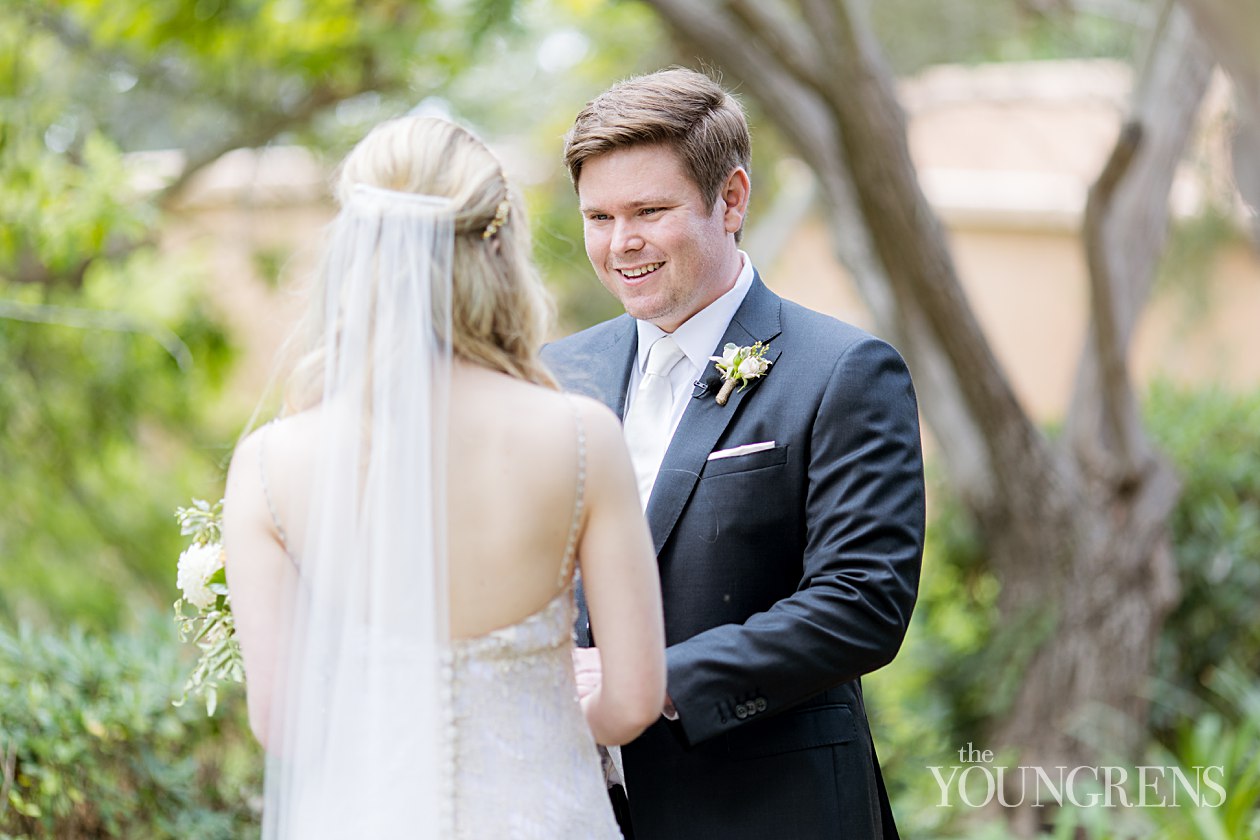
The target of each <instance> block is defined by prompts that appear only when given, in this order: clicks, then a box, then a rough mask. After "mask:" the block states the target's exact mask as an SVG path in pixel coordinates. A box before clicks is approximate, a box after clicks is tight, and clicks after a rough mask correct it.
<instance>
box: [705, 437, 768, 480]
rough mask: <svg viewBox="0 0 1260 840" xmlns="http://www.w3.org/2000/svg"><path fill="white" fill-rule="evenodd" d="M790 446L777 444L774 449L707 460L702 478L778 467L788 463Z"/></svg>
mask: <svg viewBox="0 0 1260 840" xmlns="http://www.w3.org/2000/svg"><path fill="white" fill-rule="evenodd" d="M787 454H788V446H787V444H784V445H783V446H776V447H774V448H773V449H763V450H762V451H760V452H750V453H749V454H747V455H736V456H734V457H732V458H715V459H714V460H712V461H706V462H705V464H704V470H703V471H701V473H700V478H701V480H703V479H706V478H716V477H717V476H720V475H731V474H733V473H745V472H751V471H753V470H762V469H766V468H767V467H777V466H780V465H782V464H786V463H787Z"/></svg>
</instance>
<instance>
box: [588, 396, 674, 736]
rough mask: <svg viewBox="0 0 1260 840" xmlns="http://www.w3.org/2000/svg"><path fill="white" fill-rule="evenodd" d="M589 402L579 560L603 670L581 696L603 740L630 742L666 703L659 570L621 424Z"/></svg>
mask: <svg viewBox="0 0 1260 840" xmlns="http://www.w3.org/2000/svg"><path fill="white" fill-rule="evenodd" d="M584 405H585V409H584V410H583V417H584V420H585V423H586V428H587V484H586V517H585V523H584V528H583V531H582V535H581V538H580V540H579V542H578V563H579V564H580V566H581V569H582V586H583V589H584V591H585V593H586V604H587V607H588V609H589V610H590V616H591V629H592V631H593V633H594V636H595V641H596V643H597V644H598V645H599V653H600V661H601V664H602V670H603V675H602V679H601V680H600V682H599V685H598V686H597V687H596V688H595V689H594V690H593V691H592V692H591V693H589V694H587V695H586V696H584V697H583V698H582V710H583V712H584V713H585V715H586V721H587V723H588V724H589V725H590V727H591V732H592V733H593V734H594V735H595V740H596V741H598V742H599V743H601V744H624V743H627V742H628V741H632V740H634V738H636V737H637V736H638V735H639V733H640V732H642V731H643V730H644V729H646V728H647V727H648V726H650V725H651V724H652V723H653V722H654V721H655V720H656V719H657V718H658V717H660V714H661V709H662V707H663V705H664V701H665V628H664V620H663V619H662V617H661V586H660V575H659V574H658V572H657V568H656V556H655V553H654V552H653V550H652V538H651V535H650V534H649V533H648V528H647V520H646V519H644V517H643V510H642V508H641V507H640V504H639V493H638V489H637V487H636V484H635V478H634V469H633V467H632V466H631V465H630V456H629V454H628V453H627V452H626V447H625V442H624V440H623V438H622V434H621V425H620V424H619V423H618V422H617V418H616V417H615V416H613V414H612V412H610V411H609V410H608V409H607V408H605V407H604V406H602V405H598V404H596V403H584Z"/></svg>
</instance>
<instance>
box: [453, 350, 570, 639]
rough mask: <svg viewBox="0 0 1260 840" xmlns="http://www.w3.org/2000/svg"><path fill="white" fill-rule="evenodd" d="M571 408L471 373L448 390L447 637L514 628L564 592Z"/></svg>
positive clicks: (507, 381) (464, 368)
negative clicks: (448, 595) (449, 418)
mask: <svg viewBox="0 0 1260 840" xmlns="http://www.w3.org/2000/svg"><path fill="white" fill-rule="evenodd" d="M574 410H575V409H574V407H573V405H572V404H571V403H570V402H569V400H568V399H567V398H566V397H564V396H563V395H561V394H559V393H557V392H555V391H551V390H548V389H545V388H541V387H538V386H535V385H530V384H527V383H525V382H522V381H520V380H517V379H513V378H511V377H508V376H506V375H504V374H500V373H494V372H491V371H489V370H486V369H484V368H480V367H476V366H473V365H466V364H459V365H457V366H456V369H455V372H454V376H453V377H452V383H451V426H450V448H449V450H448V456H449V463H450V464H451V467H450V469H449V470H448V478H447V481H448V485H447V491H448V517H447V519H448V530H447V534H448V537H447V539H448V545H449V555H448V556H449V575H450V582H451V587H450V592H451V633H452V636H454V637H456V638H462V637H468V636H475V635H480V634H482V633H485V632H487V631H489V630H493V629H495V628H496V627H502V626H505V625H507V624H511V623H514V622H516V621H518V620H520V619H521V618H524V617H525V616H527V615H529V614H530V613H532V612H535V611H536V610H538V609H540V608H541V607H543V606H544V605H545V604H546V603H547V601H548V600H550V599H551V598H553V597H554V596H555V595H556V593H557V592H558V591H559V589H560V587H561V585H562V584H563V582H564V581H561V579H560V578H561V574H562V568H561V566H562V563H563V561H564V558H565V549H566V546H567V544H568V539H569V532H570V528H571V526H572V523H573V515H574V511H575V503H576V501H577V490H578V433H577V425H576V420H575V416H574Z"/></svg>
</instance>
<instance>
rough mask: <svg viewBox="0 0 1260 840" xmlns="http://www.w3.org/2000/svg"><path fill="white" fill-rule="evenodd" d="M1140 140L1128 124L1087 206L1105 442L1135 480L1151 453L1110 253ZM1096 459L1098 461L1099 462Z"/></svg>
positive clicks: (1132, 124)
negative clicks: (1120, 193)
mask: <svg viewBox="0 0 1260 840" xmlns="http://www.w3.org/2000/svg"><path fill="white" fill-rule="evenodd" d="M1141 142H1142V126H1141V124H1140V123H1137V122H1128V123H1126V124H1125V125H1124V127H1123V128H1122V129H1121V131H1120V136H1119V137H1118V138H1117V139H1116V145H1115V148H1113V149H1112V151H1111V157H1110V158H1109V159H1108V160H1107V164H1106V166H1104V167H1103V171H1102V174H1100V175H1099V176H1098V180H1097V181H1095V182H1094V184H1093V186H1092V187H1090V190H1089V197H1088V199H1087V200H1086V202H1085V220H1084V231H1083V238H1084V240H1085V258H1086V264H1087V265H1088V266H1089V299H1090V305H1091V309H1092V312H1093V317H1092V318H1091V319H1090V329H1091V336H1092V338H1093V342H1094V346H1095V348H1096V349H1097V365H1098V368H1099V372H1100V375H1101V385H1102V424H1103V427H1104V432H1105V434H1106V437H1105V439H1104V440H1105V441H1106V442H1108V443H1110V444H1111V446H1110V447H1109V448H1110V450H1111V452H1112V455H1113V457H1114V458H1115V459H1116V461H1117V462H1118V465H1117V466H1118V468H1119V471H1120V473H1121V474H1122V475H1123V476H1125V477H1126V480H1127V479H1128V478H1129V477H1132V476H1135V475H1136V474H1137V473H1138V471H1139V468H1140V464H1141V462H1142V461H1144V460H1145V457H1146V455H1147V452H1146V450H1145V447H1144V446H1142V442H1143V438H1142V436H1143V433H1142V430H1141V421H1140V419H1139V417H1138V412H1137V406H1136V404H1135V402H1134V399H1133V390H1132V388H1131V387H1130V385H1129V366H1128V362H1127V360H1126V355H1127V353H1126V349H1127V348H1126V347H1125V346H1124V344H1123V343H1122V340H1121V328H1120V324H1119V316H1118V314H1117V311H1116V309H1117V306H1116V301H1115V294H1116V291H1115V289H1116V282H1115V279H1114V278H1113V276H1112V272H1111V266H1110V261H1109V257H1110V254H1109V253H1108V246H1109V245H1110V241H1109V238H1108V237H1107V236H1106V235H1105V230H1106V227H1107V222H1108V220H1109V218H1110V216H1111V214H1112V210H1113V207H1114V204H1115V197H1116V190H1117V189H1118V188H1119V187H1120V183H1121V182H1122V181H1123V180H1124V177H1125V175H1127V174H1128V172H1129V170H1130V167H1131V166H1132V164H1133V158H1134V156H1135V155H1137V151H1138V147H1139V145H1140V144H1141ZM1097 460H1098V459H1097V458H1095V461H1097Z"/></svg>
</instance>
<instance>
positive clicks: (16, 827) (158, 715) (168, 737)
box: [0, 616, 262, 838]
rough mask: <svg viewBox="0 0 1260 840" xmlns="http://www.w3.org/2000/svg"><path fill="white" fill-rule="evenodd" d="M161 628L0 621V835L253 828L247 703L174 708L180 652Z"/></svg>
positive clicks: (254, 780)
mask: <svg viewBox="0 0 1260 840" xmlns="http://www.w3.org/2000/svg"><path fill="white" fill-rule="evenodd" d="M169 628H170V625H169V623H168V620H167V619H165V618H164V617H160V616H154V617H152V618H151V620H149V621H148V622H146V623H145V625H144V631H143V632H142V633H141V634H138V635H132V636H115V637H99V636H93V635H89V634H87V633H85V632H83V631H80V630H74V631H71V632H70V633H68V634H67V635H66V636H65V637H64V638H59V637H57V636H53V635H51V634H48V635H39V634H37V633H35V632H34V631H32V629H31V628H29V627H23V628H22V629H21V630H19V631H18V632H17V633H16V634H10V633H6V632H3V631H0V762H3V763H4V771H5V772H4V785H3V788H4V789H5V790H6V791H7V797H6V799H5V800H4V801H0V837H9V838H36V837H137V838H138V837H144V838H187V837H197V838H235V837H242V836H246V835H247V834H249V833H251V832H253V833H255V834H256V833H257V831H258V815H257V813H255V810H254V808H253V806H252V805H251V803H255V802H256V801H257V798H258V795H259V792H260V790H261V769H262V757H261V754H260V751H259V750H258V748H257V746H256V744H255V743H254V742H253V740H252V737H251V736H250V735H249V733H248V729H247V724H246V723H245V721H244V714H243V709H244V703H241V702H233V703H230V704H228V708H229V709H231V710H232V712H233V713H232V714H230V715H220V716H219V717H217V718H207V717H206V716H205V715H203V714H201V713H200V712H199V711H197V710H194V709H176V708H175V707H174V706H173V705H172V701H173V700H174V699H175V698H176V697H177V696H178V693H179V692H178V688H177V686H178V684H179V682H180V680H181V679H182V675H183V673H184V669H185V668H186V664H185V663H184V662H182V661H181V660H180V658H179V656H178V653H179V650H178V646H177V645H176V643H175V641H174V639H173V634H172V633H171V632H170V629H169ZM232 699H233V700H234V701H235V700H238V699H239V698H237V697H236V696H234V697H233V698H232Z"/></svg>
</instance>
